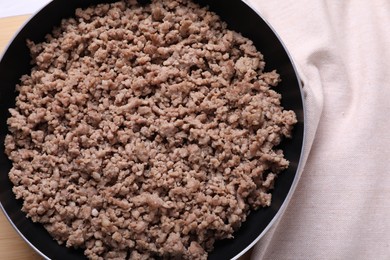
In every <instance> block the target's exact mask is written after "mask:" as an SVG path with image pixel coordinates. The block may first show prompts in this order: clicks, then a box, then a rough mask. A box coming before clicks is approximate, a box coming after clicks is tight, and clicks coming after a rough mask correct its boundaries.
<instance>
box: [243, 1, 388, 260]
mask: <svg viewBox="0 0 390 260" xmlns="http://www.w3.org/2000/svg"><path fill="white" fill-rule="evenodd" d="M247 2H249V3H250V4H251V5H253V7H255V8H256V9H257V10H258V11H259V12H260V13H261V14H262V15H263V16H264V18H265V19H266V20H267V21H268V22H269V23H270V24H271V25H272V26H273V27H274V28H275V30H276V31H277V32H278V33H279V35H280V37H281V39H282V40H283V41H284V43H285V44H286V46H287V48H288V49H289V51H290V53H291V55H292V57H293V59H294V60H295V62H296V64H297V66H298V70H299V74H300V75H301V77H302V79H303V81H304V82H305V87H304V91H305V92H306V94H307V98H306V108H307V118H306V120H307V122H306V125H307V126H308V128H307V133H308V135H307V138H308V142H307V143H306V147H305V158H307V161H306V164H305V167H304V170H303V173H302V175H301V179H300V181H299V184H298V187H297V189H296V192H295V193H294V195H293V198H292V200H291V201H290V203H289V205H288V207H287V209H286V211H285V212H284V215H283V216H282V217H281V218H280V219H279V222H278V224H277V225H275V226H273V228H272V229H271V230H270V231H269V232H268V233H267V234H266V236H265V237H264V238H262V239H261V240H260V241H259V243H257V245H256V246H255V247H254V253H253V256H252V259H256V260H257V259H294V260H295V259H354V260H356V259H390V1H389V0H373V1H367V0H341V1H339V0H333V1H332V0H328V1H313V0H300V1H293V0H273V1H266V0H247Z"/></svg>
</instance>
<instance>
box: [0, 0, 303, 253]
mask: <svg viewBox="0 0 390 260" xmlns="http://www.w3.org/2000/svg"><path fill="white" fill-rule="evenodd" d="M101 2H115V1H103V0H99V1H93V0H83V1H79V0H69V1H66V3H65V1H61V0H54V1H52V2H51V3H49V4H48V5H47V6H45V7H44V8H43V9H42V10H41V11H40V12H39V13H37V14H36V15H35V16H33V17H32V18H31V19H30V21H29V22H28V23H27V24H26V25H25V26H24V27H23V28H22V29H21V30H20V32H19V33H18V34H17V35H16V36H15V38H14V40H13V42H12V44H11V45H10V46H9V48H8V49H7V51H6V52H5V53H4V55H3V58H2V60H1V61H0V82H1V83H0V88H1V90H0V91H1V92H2V95H0V113H1V114H0V130H1V132H0V152H1V153H2V154H1V155H0V171H1V175H0V184H1V185H2V186H1V190H0V202H1V205H2V207H3V209H4V211H5V213H6V215H7V217H8V218H9V219H10V220H11V221H12V222H13V225H14V227H15V228H16V229H18V231H19V232H20V233H21V235H22V236H23V237H24V238H25V239H26V241H28V243H29V244H30V245H32V246H33V247H34V248H35V249H36V250H37V251H38V252H40V253H41V254H42V255H46V257H48V258H51V259H70V258H71V259H85V257H84V256H83V254H82V252H81V250H74V249H68V248H66V247H64V246H59V245H58V244H57V243H56V242H55V241H53V240H52V239H51V237H50V236H49V234H48V233H47V232H46V230H45V229H44V228H43V227H42V226H41V225H40V224H34V223H33V222H32V221H31V220H29V219H27V218H26V217H25V214H24V213H22V212H21V210H20V209H21V206H22V203H21V202H20V201H18V200H16V199H15V198H14V196H13V193H12V184H11V182H10V181H9V179H8V171H9V169H10V167H11V164H10V162H9V160H8V159H7V158H6V157H5V156H4V155H3V151H4V138H5V135H6V133H7V127H6V119H7V118H8V116H9V114H8V112H7V109H8V108H9V107H11V106H12V105H10V104H12V101H13V100H14V98H15V92H14V90H13V88H11V87H8V88H7V87H6V86H15V85H16V84H17V83H18V82H19V78H20V76H21V75H23V74H26V73H28V71H29V70H30V69H31V66H30V65H29V53H28V49H27V47H26V45H25V43H26V39H31V40H33V41H35V42H39V41H42V40H43V39H44V36H45V35H46V34H47V33H48V32H50V31H51V30H52V28H53V25H59V24H60V22H61V19H62V18H66V17H70V16H72V15H73V14H74V9H75V8H76V7H86V6H89V5H91V4H97V3H101ZM195 2H198V3H199V4H201V5H203V6H204V5H208V6H209V7H210V9H211V10H212V11H216V13H217V14H218V15H220V16H221V18H222V19H223V20H225V21H226V22H227V23H228V26H229V28H230V29H233V30H237V31H240V32H241V33H242V34H243V35H244V36H246V37H248V38H250V39H251V40H252V41H253V42H254V44H255V45H256V47H257V48H258V50H260V51H261V52H262V53H263V54H264V56H265V60H266V62H267V65H266V70H273V69H277V70H278V73H279V74H280V75H281V78H282V83H281V84H280V85H279V86H278V87H277V89H276V91H278V92H279V93H281V94H282V96H283V100H282V105H283V106H284V107H285V108H286V109H291V110H294V111H295V113H296V114H297V117H298V123H297V125H296V126H295V129H294V138H293V139H291V140H285V141H284V142H283V145H282V146H281V148H282V149H284V151H285V156H286V158H287V159H289V160H290V167H289V169H288V170H287V171H285V172H284V173H282V174H281V175H280V176H279V178H278V180H277V182H276V184H275V190H274V191H273V204H272V205H271V207H268V208H264V209H260V210H258V211H254V212H252V213H251V214H250V215H249V217H248V219H247V221H246V222H245V223H244V224H243V225H242V227H241V228H240V230H239V231H238V232H236V233H235V234H234V236H235V237H236V238H240V239H234V240H229V241H226V240H224V241H220V242H217V243H216V246H215V250H214V251H213V252H212V253H210V256H209V259H221V257H223V258H224V259H227V258H233V257H235V256H237V255H239V254H240V253H241V252H242V251H243V250H245V249H246V248H247V247H248V245H250V244H251V243H252V242H253V241H254V240H258V239H259V237H260V236H261V234H262V233H263V231H264V230H266V229H267V228H269V225H270V223H272V221H273V220H274V219H275V216H276V215H277V213H278V212H279V210H280V208H281V206H282V205H283V203H284V202H285V200H286V198H287V196H288V194H289V193H290V190H291V186H292V183H293V182H294V180H296V174H297V170H298V167H299V161H300V157H301V148H302V142H303V135H304V124H303V121H304V114H303V104H302V102H303V101H302V97H301V92H300V84H299V82H298V81H299V79H298V78H297V74H296V72H295V70H294V67H293V65H292V62H291V60H290V58H289V56H288V53H287V52H286V50H285V48H284V47H283V44H282V43H281V42H280V40H279V39H278V37H277V36H276V35H275V34H274V32H273V31H272V29H271V28H270V27H269V26H268V25H267V23H266V22H265V21H264V20H263V19H262V18H261V17H260V16H259V15H258V14H256V13H255V12H254V11H253V10H252V9H251V8H250V7H248V6H247V5H246V4H245V3H243V2H241V1H239V0H237V1H219V0H208V1H207V0H198V1H195ZM240 13H244V14H245V19H241V18H240V19H237V17H243V16H241V15H239V14H240ZM47 21H50V22H47ZM261 35H267V37H261ZM281 63H283V64H285V65H284V66H280V64H281ZM15 70H17V71H18V72H19V73H14V71H15ZM291 147H293V148H294V149H290V148H291ZM3 186H5V187H3ZM11 198H12V199H11ZM260 219H261V220H262V221H261V223H259V222H260Z"/></svg>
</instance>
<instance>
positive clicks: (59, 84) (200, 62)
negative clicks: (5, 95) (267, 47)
mask: <svg viewBox="0 0 390 260" xmlns="http://www.w3.org/2000/svg"><path fill="white" fill-rule="evenodd" d="M28 46H29V48H30V49H31V53H32V57H33V64H34V67H33V69H32V71H31V74H30V75H24V76H23V77H22V79H21V83H20V85H18V86H17V91H18V92H19V95H18V97H17V98H16V107H15V108H14V109H10V113H11V117H10V118H9V119H8V125H9V130H10V135H8V136H7V137H6V140H5V146H6V153H7V155H8V156H9V158H10V159H11V160H12V162H13V168H12V170H11V172H10V173H9V177H10V179H11V181H12V182H13V184H14V188H13V191H14V193H15V194H16V197H17V198H20V199H23V200H24V203H23V211H25V212H26V213H27V216H28V217H30V218H31V219H32V220H33V221H35V222H40V223H42V224H43V225H44V226H45V228H46V229H47V230H48V231H49V232H50V234H51V235H52V236H53V237H54V238H55V239H56V240H57V241H58V243H60V244H65V245H66V246H68V247H76V248H78V247H80V248H83V249H84V250H85V255H86V256H87V257H88V258H90V259H126V258H129V259H152V258H163V259H167V258H177V259H206V258H207V252H208V251H210V250H212V249H213V244H214V242H215V241H216V240H218V239H224V238H232V234H233V232H234V231H235V230H237V229H238V228H239V227H240V225H241V223H242V222H244V221H245V219H246V217H247V214H248V213H249V211H250V210H251V209H257V208H258V207H264V206H269V205H270V203H271V194H270V193H269V190H270V189H272V187H273V183H274V179H275V177H276V176H277V174H278V173H280V172H281V171H282V170H284V169H286V168H287V167H288V161H287V160H286V159H284V157H283V152H282V151H281V150H278V149H275V148H274V147H275V146H276V145H278V144H279V143H280V142H281V140H282V139H283V138H284V137H290V136H291V130H292V126H293V125H294V123H295V122H296V117H295V114H294V112H293V111H286V110H283V108H282V107H281V105H280V100H281V96H280V95H279V94H278V93H276V92H275V91H274V90H272V87H274V86H276V85H277V84H278V82H279V75H278V74H277V73H276V72H275V71H272V72H264V71H263V69H264V64H265V63H264V60H263V56H262V55H261V53H260V52H258V51H257V50H256V48H255V47H254V45H253V43H252V42H251V41H250V40H248V39H246V38H244V37H243V36H241V35H240V34H239V33H236V32H233V31H230V30H228V29H226V24H225V23H224V22H222V21H221V20H220V19H219V17H218V16H217V15H215V14H214V13H212V12H209V11H208V10H207V9H206V8H200V7H199V6H197V5H195V4H194V3H192V2H190V1H185V0H170V1H168V0H167V1H164V0H163V1H157V0H156V1H152V3H151V4H150V5H146V6H140V5H138V4H137V3H136V1H127V2H117V3H113V4H100V5H97V6H94V7H90V8H87V9H85V10H81V9H78V10H76V15H75V18H70V19H65V20H63V21H62V23H61V25H60V26H59V27H58V28H56V29H54V31H53V32H52V34H50V35H47V37H46V41H45V42H43V43H38V44H36V43H33V42H31V41H30V42H28Z"/></svg>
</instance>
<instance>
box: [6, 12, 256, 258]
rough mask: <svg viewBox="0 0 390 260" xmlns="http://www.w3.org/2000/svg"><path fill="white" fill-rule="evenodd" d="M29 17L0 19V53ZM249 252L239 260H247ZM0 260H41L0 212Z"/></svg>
mask: <svg viewBox="0 0 390 260" xmlns="http://www.w3.org/2000/svg"><path fill="white" fill-rule="evenodd" d="M29 17H30V16H29V15H24V16H14V17H8V18H0V53H2V52H3V51H4V49H5V48H6V47H7V44H8V42H9V41H10V40H11V38H12V37H13V35H14V34H15V32H17V31H18V29H19V28H20V27H21V26H22V25H23V23H24V22H25V21H26V20H27V19H28V18H29ZM249 258H250V252H249V253H247V254H245V255H244V256H243V257H241V258H240V260H248V259H249ZM0 259H4V260H5V259H6V260H40V259H42V257H41V256H39V255H38V254H37V253H36V252H35V251H34V250H33V249H32V248H30V246H29V245H28V244H27V243H26V242H25V241H24V240H23V239H22V238H21V237H20V236H19V234H18V233H17V232H16V231H15V229H14V228H13V227H12V226H11V224H10V223H9V221H8V220H7V219H6V217H5V216H4V213H3V212H2V211H1V210H0Z"/></svg>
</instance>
